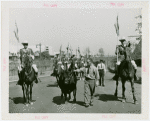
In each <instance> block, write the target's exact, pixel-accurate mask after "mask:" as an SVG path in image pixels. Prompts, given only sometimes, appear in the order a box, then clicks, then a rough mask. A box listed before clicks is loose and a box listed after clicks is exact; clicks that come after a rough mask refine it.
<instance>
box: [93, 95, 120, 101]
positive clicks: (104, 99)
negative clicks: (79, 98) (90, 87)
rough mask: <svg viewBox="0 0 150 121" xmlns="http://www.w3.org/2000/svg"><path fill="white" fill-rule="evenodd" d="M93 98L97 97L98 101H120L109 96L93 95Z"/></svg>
mask: <svg viewBox="0 0 150 121" xmlns="http://www.w3.org/2000/svg"><path fill="white" fill-rule="evenodd" d="M94 97H99V98H98V100H101V101H104V102H107V101H120V100H119V99H118V97H116V96H114V95H110V94H95V95H94Z"/></svg>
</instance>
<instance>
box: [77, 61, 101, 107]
mask: <svg viewBox="0 0 150 121" xmlns="http://www.w3.org/2000/svg"><path fill="white" fill-rule="evenodd" d="M75 71H77V72H81V71H82V72H84V76H85V80H84V102H85V107H89V106H90V105H91V106H93V98H94V93H95V87H96V86H97V84H96V82H97V81H98V80H99V73H98V70H97V68H96V67H95V66H94V64H93V60H92V59H91V58H88V59H87V67H86V68H85V67H83V68H80V69H77V70H75Z"/></svg>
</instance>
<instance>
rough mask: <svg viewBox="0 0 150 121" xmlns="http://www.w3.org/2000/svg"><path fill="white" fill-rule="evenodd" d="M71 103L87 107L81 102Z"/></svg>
mask: <svg viewBox="0 0 150 121" xmlns="http://www.w3.org/2000/svg"><path fill="white" fill-rule="evenodd" d="M69 103H72V104H78V105H80V106H85V105H84V102H81V101H76V102H73V101H69Z"/></svg>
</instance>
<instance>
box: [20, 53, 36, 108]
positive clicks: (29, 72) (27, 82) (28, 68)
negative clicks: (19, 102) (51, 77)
mask: <svg viewBox="0 0 150 121" xmlns="http://www.w3.org/2000/svg"><path fill="white" fill-rule="evenodd" d="M32 63H33V60H32V57H31V56H29V55H25V56H24V68H23V70H22V72H21V73H20V74H21V75H20V77H21V80H22V90H23V99H24V102H25V103H24V104H25V105H27V106H28V104H33V103H32V88H33V82H34V81H35V79H36V73H35V71H34V69H33V67H32Z"/></svg>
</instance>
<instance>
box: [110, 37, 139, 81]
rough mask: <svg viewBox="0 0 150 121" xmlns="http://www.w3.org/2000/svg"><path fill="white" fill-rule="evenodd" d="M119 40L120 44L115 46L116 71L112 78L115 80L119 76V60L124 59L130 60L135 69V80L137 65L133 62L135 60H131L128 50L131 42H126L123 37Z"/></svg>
mask: <svg viewBox="0 0 150 121" xmlns="http://www.w3.org/2000/svg"><path fill="white" fill-rule="evenodd" d="M119 41H120V42H121V45H118V46H117V47H116V54H117V49H118V54H119V55H118V57H119V58H118V59H119V60H118V62H117V63H116V73H115V76H114V77H113V80H116V79H118V78H119V67H120V64H121V62H123V61H124V60H129V61H131V63H132V65H133V67H134V69H135V80H137V76H136V71H137V65H136V64H135V61H134V60H132V58H131V56H130V52H129V51H128V50H129V49H130V46H131V44H130V43H127V41H126V39H125V38H122V39H120V40H119Z"/></svg>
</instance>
